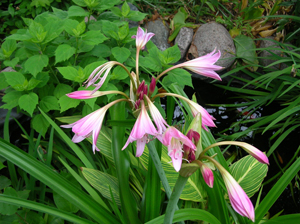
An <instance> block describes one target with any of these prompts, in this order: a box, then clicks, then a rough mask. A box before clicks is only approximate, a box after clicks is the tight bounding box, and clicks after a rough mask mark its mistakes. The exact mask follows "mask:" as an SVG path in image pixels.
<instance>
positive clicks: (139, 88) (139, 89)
mask: <svg viewBox="0 0 300 224" xmlns="http://www.w3.org/2000/svg"><path fill="white" fill-rule="evenodd" d="M144 86H145V81H144V80H143V81H142V82H141V84H140V85H139V87H138V89H137V91H136V94H137V96H139V95H140V93H141V92H143V91H144Z"/></svg>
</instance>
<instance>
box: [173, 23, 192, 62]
mask: <svg viewBox="0 0 300 224" xmlns="http://www.w3.org/2000/svg"><path fill="white" fill-rule="evenodd" d="M193 35H194V32H193V29H191V28H187V27H182V28H181V29H180V31H179V33H178V35H177V37H176V38H175V44H177V45H178V48H179V50H180V53H181V59H183V58H184V56H185V54H186V52H187V50H188V48H189V46H190V45H191V43H192V40H193Z"/></svg>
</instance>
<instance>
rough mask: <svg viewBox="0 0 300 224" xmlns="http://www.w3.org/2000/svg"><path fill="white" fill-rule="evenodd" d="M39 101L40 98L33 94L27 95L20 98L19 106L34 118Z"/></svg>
mask: <svg viewBox="0 0 300 224" xmlns="http://www.w3.org/2000/svg"><path fill="white" fill-rule="evenodd" d="M38 99H39V97H38V96H37V95H36V94H35V93H33V92H31V93H29V94H25V95H23V96H21V97H20V98H19V106H20V108H21V109H23V110H25V111H26V112H28V113H29V114H30V116H32V114H33V111H34V109H35V108H36V105H37V104H38Z"/></svg>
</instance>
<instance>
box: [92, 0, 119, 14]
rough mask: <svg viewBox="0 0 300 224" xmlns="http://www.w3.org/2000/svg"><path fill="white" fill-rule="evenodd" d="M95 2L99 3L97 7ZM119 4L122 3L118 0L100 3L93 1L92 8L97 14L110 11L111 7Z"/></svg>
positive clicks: (103, 0)
mask: <svg viewBox="0 0 300 224" xmlns="http://www.w3.org/2000/svg"><path fill="white" fill-rule="evenodd" d="M97 2H98V3H99V4H98V5H96V3H97ZM121 3H122V1H120V0H102V1H101V3H100V1H95V3H94V4H95V6H94V8H95V9H96V10H97V11H99V12H103V11H105V10H107V9H110V8H112V7H113V6H115V5H118V4H121Z"/></svg>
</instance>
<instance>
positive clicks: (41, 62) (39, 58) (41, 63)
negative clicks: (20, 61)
mask: <svg viewBox="0 0 300 224" xmlns="http://www.w3.org/2000/svg"><path fill="white" fill-rule="evenodd" d="M48 63H49V58H48V56H47V55H34V56H32V57H30V58H28V60H27V61H26V62H25V64H24V67H25V70H26V71H28V72H30V73H31V74H32V75H33V76H34V77H36V75H37V74H38V73H39V72H41V71H42V70H43V68H44V67H46V66H47V65H48Z"/></svg>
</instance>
